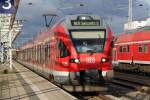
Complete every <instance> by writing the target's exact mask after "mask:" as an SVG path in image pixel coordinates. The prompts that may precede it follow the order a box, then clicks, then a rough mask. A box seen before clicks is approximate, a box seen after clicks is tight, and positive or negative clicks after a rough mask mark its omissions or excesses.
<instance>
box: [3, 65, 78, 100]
mask: <svg viewBox="0 0 150 100" xmlns="http://www.w3.org/2000/svg"><path fill="white" fill-rule="evenodd" d="M13 65H14V68H15V71H13V72H9V73H8V74H2V73H0V100H18V99H19V100H77V98H75V97H73V96H72V95H70V94H68V93H67V92H65V91H64V90H62V89H60V88H59V87H57V86H55V85H54V84H52V83H50V82H49V81H47V80H46V79H44V78H42V77H41V76H39V75H37V74H35V73H34V72H32V71H30V70H29V69H27V68H25V67H23V66H22V65H20V64H18V63H16V62H13Z"/></svg>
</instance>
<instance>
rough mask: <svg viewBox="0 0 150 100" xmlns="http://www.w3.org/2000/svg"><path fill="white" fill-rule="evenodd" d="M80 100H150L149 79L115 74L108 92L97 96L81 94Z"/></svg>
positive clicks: (96, 94)
mask: <svg viewBox="0 0 150 100" xmlns="http://www.w3.org/2000/svg"><path fill="white" fill-rule="evenodd" d="M77 97H78V98H79V99H80V100H150V79H149V77H144V76H138V75H131V74H125V73H119V72H115V78H114V79H113V80H112V83H109V84H108V90H107V91H103V92H99V93H95V94H92V95H91V94H90V93H89V94H87V93H86V95H85V94H80V96H77Z"/></svg>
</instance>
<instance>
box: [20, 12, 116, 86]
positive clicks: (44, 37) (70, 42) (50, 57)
mask: <svg viewBox="0 0 150 100" xmlns="http://www.w3.org/2000/svg"><path fill="white" fill-rule="evenodd" d="M111 45H112V32H111V30H110V28H109V27H107V26H105V25H103V20H102V19H101V18H100V17H99V16H95V15H88V14H83V15H82V14H81V15H68V16H66V17H65V18H63V19H62V20H60V21H59V22H57V23H56V24H55V25H54V26H53V27H52V28H50V29H49V30H48V31H47V32H45V33H44V32H43V33H41V34H40V35H38V37H37V38H36V39H35V40H34V41H32V42H30V43H27V44H26V45H24V46H23V47H21V48H20V50H19V51H18V61H19V62H20V63H23V64H25V65H28V66H30V68H31V69H33V70H35V71H38V72H39V73H41V74H42V75H44V76H46V77H47V78H48V79H50V80H53V81H55V82H56V83H59V84H72V85H75V84H78V85H79V84H83V83H88V82H92V83H94V82H96V84H100V83H101V82H104V81H107V80H109V79H111V78H112V77H113V70H112V55H111V51H112V48H111Z"/></svg>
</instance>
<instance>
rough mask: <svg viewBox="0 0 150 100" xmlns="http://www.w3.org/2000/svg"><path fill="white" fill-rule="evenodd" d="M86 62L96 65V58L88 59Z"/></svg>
mask: <svg viewBox="0 0 150 100" xmlns="http://www.w3.org/2000/svg"><path fill="white" fill-rule="evenodd" d="M86 62H87V63H90V64H93V63H95V58H94V57H89V58H86Z"/></svg>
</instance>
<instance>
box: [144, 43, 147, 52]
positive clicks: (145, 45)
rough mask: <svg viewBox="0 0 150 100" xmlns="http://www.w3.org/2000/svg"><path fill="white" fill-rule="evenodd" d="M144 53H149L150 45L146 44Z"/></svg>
mask: <svg viewBox="0 0 150 100" xmlns="http://www.w3.org/2000/svg"><path fill="white" fill-rule="evenodd" d="M144 52H145V53H147V52H148V45H147V44H144Z"/></svg>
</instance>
